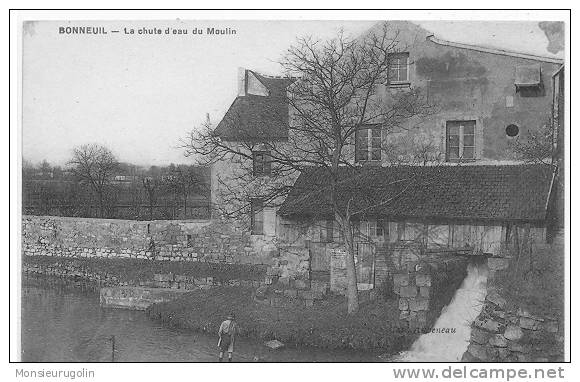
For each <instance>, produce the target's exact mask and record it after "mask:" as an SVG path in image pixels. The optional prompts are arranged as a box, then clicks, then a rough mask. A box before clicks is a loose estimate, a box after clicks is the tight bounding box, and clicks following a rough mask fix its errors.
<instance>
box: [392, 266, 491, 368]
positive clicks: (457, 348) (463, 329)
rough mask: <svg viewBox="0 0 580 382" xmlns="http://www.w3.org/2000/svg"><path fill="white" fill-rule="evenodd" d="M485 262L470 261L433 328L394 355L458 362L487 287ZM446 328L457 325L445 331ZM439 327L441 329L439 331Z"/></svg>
mask: <svg viewBox="0 0 580 382" xmlns="http://www.w3.org/2000/svg"><path fill="white" fill-rule="evenodd" d="M487 275H488V269H487V265H486V263H482V264H469V266H468V268H467V277H466V278H465V280H463V283H462V284H461V286H460V287H459V289H458V290H457V292H455V295H454V296H453V299H452V300H451V302H450V303H449V305H447V306H446V307H444V308H443V310H442V311H441V315H440V316H439V318H438V319H437V321H436V322H435V325H433V329H435V331H434V332H431V333H427V334H423V335H422V336H421V337H419V338H418V339H417V340H416V341H415V343H413V345H412V346H411V349H410V350H409V351H406V352H403V353H401V354H400V355H398V356H396V357H394V358H393V359H391V360H392V361H406V362H459V361H461V357H462V356H463V353H465V351H466V350H467V346H468V345H469V340H470V337H471V323H472V322H473V321H474V320H475V318H476V317H477V316H478V315H479V313H480V312H481V309H482V308H483V301H484V299H485V295H486V291H487ZM444 329H455V332H454V333H445V332H444ZM438 331H439V332H438Z"/></svg>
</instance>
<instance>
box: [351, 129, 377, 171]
mask: <svg viewBox="0 0 580 382" xmlns="http://www.w3.org/2000/svg"><path fill="white" fill-rule="evenodd" d="M381 143H382V137H381V128H380V127H370V128H367V129H360V130H357V131H356V132H355V161H356V162H365V161H380V160H381V152H382V150H381Z"/></svg>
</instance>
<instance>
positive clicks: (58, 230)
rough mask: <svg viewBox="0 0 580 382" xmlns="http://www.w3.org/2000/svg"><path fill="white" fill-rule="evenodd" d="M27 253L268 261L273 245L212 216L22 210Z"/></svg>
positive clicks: (243, 262) (24, 245) (64, 255)
mask: <svg viewBox="0 0 580 382" xmlns="http://www.w3.org/2000/svg"><path fill="white" fill-rule="evenodd" d="M22 252H23V254H24V255H30V256H39V255H40V256H62V257H107V258H137V259H155V260H170V261H204V262H214V263H229V264H269V263H270V261H271V258H272V257H273V255H274V254H276V253H277V249H276V246H275V245H273V244H272V243H271V242H268V241H261V240H260V238H259V237H258V238H256V237H252V236H251V235H250V234H249V232H247V233H246V232H239V231H235V230H233V228H231V226H230V225H229V224H226V223H221V222H218V221H175V220H170V221H162V220H156V221H133V220H113V219H89V218H69V217H53V216H24V217H23V218H22Z"/></svg>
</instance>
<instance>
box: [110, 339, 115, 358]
mask: <svg viewBox="0 0 580 382" xmlns="http://www.w3.org/2000/svg"><path fill="white" fill-rule="evenodd" d="M111 362H115V336H114V335H113V336H111Z"/></svg>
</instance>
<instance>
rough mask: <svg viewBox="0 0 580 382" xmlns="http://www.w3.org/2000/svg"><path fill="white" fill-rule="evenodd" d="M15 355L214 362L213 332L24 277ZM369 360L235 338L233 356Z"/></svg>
mask: <svg viewBox="0 0 580 382" xmlns="http://www.w3.org/2000/svg"><path fill="white" fill-rule="evenodd" d="M21 317H22V321H21V324H22V326H21V356H22V358H21V359H22V361H28V362H59V361H65V362H110V361H111V360H112V342H113V341H112V337H113V336H114V337H115V352H114V357H115V359H114V361H116V362H156V361H157V362H215V361H217V346H216V345H217V338H216V337H215V336H209V335H205V334H199V333H194V332H190V331H185V330H174V329H168V328H164V327H162V326H161V325H159V324H157V323H156V322H154V321H152V320H150V319H149V318H148V317H147V316H146V315H145V313H144V312H140V311H130V310H123V309H104V308H101V306H100V305H99V295H98V293H97V292H95V291H92V290H82V289H78V288H69V287H67V288H65V287H58V286H55V285H46V284H43V283H39V282H37V280H36V281H35V280H30V279H29V280H28V281H27V280H25V282H24V284H23V287H22V316H21ZM255 360H260V361H263V362H328V361H338V362H348V361H350V362H361V361H362V362H373V361H379V360H380V359H379V358H378V357H377V356H376V354H371V353H364V352H354V351H325V350H318V349H312V348H292V347H286V348H283V349H278V350H271V349H269V348H267V347H266V346H264V345H263V343H261V342H258V341H252V340H249V339H245V338H239V339H237V340H236V352H235V354H234V361H244V362H252V361H255Z"/></svg>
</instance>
